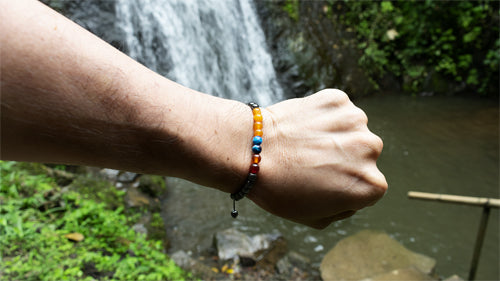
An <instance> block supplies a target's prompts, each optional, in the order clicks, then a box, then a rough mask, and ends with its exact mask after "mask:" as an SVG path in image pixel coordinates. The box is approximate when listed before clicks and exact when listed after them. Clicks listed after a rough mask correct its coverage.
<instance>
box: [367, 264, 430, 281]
mask: <svg viewBox="0 0 500 281" xmlns="http://www.w3.org/2000/svg"><path fill="white" fill-rule="evenodd" d="M405 280H408V281H414V280H415V281H416V280H422V281H426V280H429V281H432V280H436V281H437V280H439V279H438V278H433V277H431V276H429V275H427V274H424V273H422V272H421V271H420V270H418V269H416V268H415V267H409V268H405V269H396V270H393V271H391V272H388V273H384V274H382V275H378V276H376V277H374V278H368V279H364V280H363V281H405Z"/></svg>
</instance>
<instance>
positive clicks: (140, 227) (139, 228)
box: [132, 223, 148, 235]
mask: <svg viewBox="0 0 500 281" xmlns="http://www.w3.org/2000/svg"><path fill="white" fill-rule="evenodd" d="M132 229H133V230H134V231H135V232H137V233H142V234H146V235H147V234H148V229H147V228H146V227H145V226H144V224H142V223H136V224H134V225H133V226H132Z"/></svg>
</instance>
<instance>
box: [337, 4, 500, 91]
mask: <svg viewBox="0 0 500 281" xmlns="http://www.w3.org/2000/svg"><path fill="white" fill-rule="evenodd" d="M342 3H343V5H342V9H341V11H340V13H341V16H340V21H341V23H342V24H344V25H345V26H347V27H349V28H352V29H353V30H354V32H355V34H356V36H357V40H358V42H360V43H359V44H358V48H359V49H360V50H362V52H363V53H362V56H361V58H360V60H359V64H360V65H361V66H362V67H363V68H364V69H365V70H366V71H367V72H368V74H369V76H370V77H371V78H372V81H374V83H375V84H377V82H376V81H379V80H380V79H381V78H382V77H383V76H384V75H385V74H386V73H391V74H394V75H396V76H397V77H399V78H400V79H402V80H403V82H404V86H405V88H406V90H408V91H410V92H417V91H421V90H422V87H423V86H424V83H425V81H426V78H427V77H428V75H429V74H431V73H434V72H435V73H438V74H440V75H442V76H444V77H447V78H448V79H449V80H452V81H453V80H454V81H456V82H457V83H461V82H463V83H465V84H466V86H468V87H469V88H472V89H476V90H477V92H479V93H481V94H485V93H488V92H491V91H492V88H493V89H498V67H499V62H500V48H499V47H500V41H499V38H498V34H499V24H498V18H499V12H498V2H496V1H432V0H426V1H415V0H413V1H382V2H375V1H349V0H344V1H343V2H342ZM332 5H338V2H334V3H332ZM496 94H497V93H496Z"/></svg>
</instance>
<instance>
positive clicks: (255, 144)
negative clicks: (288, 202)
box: [231, 102, 263, 218]
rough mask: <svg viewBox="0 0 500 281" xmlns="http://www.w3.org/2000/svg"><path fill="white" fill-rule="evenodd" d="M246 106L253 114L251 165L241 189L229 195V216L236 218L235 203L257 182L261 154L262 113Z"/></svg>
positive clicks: (257, 107) (254, 107)
mask: <svg viewBox="0 0 500 281" xmlns="http://www.w3.org/2000/svg"><path fill="white" fill-rule="evenodd" d="M248 106H249V107H250V108H251V109H252V114H253V138H252V153H253V155H252V163H251V165H250V169H249V172H248V175H247V178H246V180H245V182H244V183H243V185H242V186H241V188H240V189H239V190H238V191H236V192H235V193H232V194H231V199H233V210H232V211H231V216H232V217H233V218H236V217H237V216H238V211H236V201H239V200H241V199H243V198H244V197H245V196H246V195H247V194H248V193H249V192H250V190H251V189H252V187H253V185H254V184H255V182H256V181H257V174H258V172H259V163H260V161H261V157H260V153H261V152H262V146H261V144H262V135H263V132H262V128H263V125H262V123H263V122H262V120H263V118H262V112H261V110H260V107H259V105H258V104H256V103H253V102H251V103H248Z"/></svg>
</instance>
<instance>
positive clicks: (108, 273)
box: [0, 162, 191, 280]
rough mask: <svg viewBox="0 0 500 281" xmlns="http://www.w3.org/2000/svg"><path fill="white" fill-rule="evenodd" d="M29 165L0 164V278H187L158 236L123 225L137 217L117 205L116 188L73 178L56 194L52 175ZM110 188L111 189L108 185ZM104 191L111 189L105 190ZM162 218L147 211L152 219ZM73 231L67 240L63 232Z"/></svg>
mask: <svg viewBox="0 0 500 281" xmlns="http://www.w3.org/2000/svg"><path fill="white" fill-rule="evenodd" d="M37 165H38V164H34V165H33V166H31V167H30V164H19V163H16V162H0V169H1V184H0V276H2V278H5V279H6V280H95V279H98V280H183V279H189V278H191V277H190V275H189V274H187V273H186V272H184V271H183V270H181V269H180V268H179V267H177V266H176V265H175V264H174V262H173V261H172V260H170V259H169V258H168V257H167V256H166V254H165V253H164V250H163V249H164V247H163V244H162V241H156V240H148V239H146V237H145V236H144V235H142V234H138V233H136V232H134V231H133V230H132V229H131V228H130V227H129V226H130V225H132V224H133V223H135V222H136V219H137V218H136V217H131V216H128V215H126V214H125V211H124V209H123V207H121V206H119V207H117V205H118V204H112V205H109V201H110V200H104V198H105V195H106V196H107V195H110V194H111V195H112V196H114V197H113V198H114V199H115V200H117V201H118V202H121V200H123V192H115V191H104V190H105V189H102V190H101V192H104V193H101V194H99V192H95V191H96V188H103V187H104V186H105V185H106V184H105V183H103V182H99V181H97V180H91V179H89V178H84V179H79V180H78V181H76V183H75V185H74V186H73V187H72V188H76V187H78V188H82V190H83V192H84V193H85V192H86V191H93V192H94V193H95V194H96V195H95V196H90V195H89V194H87V195H82V194H81V193H77V192H75V191H72V190H67V191H64V192H63V191H62V189H61V188H60V187H59V186H58V185H57V183H56V182H55V180H54V179H53V178H51V177H48V176H46V175H43V174H34V173H33V170H37V169H36V168H37ZM108 189H110V190H115V189H114V188H108ZM106 192H110V193H106ZM160 220H161V218H160V217H159V216H158V215H153V222H154V223H155V225H156V224H159V223H160ZM70 233H80V234H82V235H83V237H84V240H82V241H80V242H72V241H70V240H69V239H68V238H66V237H65V235H67V234H70Z"/></svg>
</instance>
